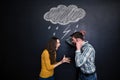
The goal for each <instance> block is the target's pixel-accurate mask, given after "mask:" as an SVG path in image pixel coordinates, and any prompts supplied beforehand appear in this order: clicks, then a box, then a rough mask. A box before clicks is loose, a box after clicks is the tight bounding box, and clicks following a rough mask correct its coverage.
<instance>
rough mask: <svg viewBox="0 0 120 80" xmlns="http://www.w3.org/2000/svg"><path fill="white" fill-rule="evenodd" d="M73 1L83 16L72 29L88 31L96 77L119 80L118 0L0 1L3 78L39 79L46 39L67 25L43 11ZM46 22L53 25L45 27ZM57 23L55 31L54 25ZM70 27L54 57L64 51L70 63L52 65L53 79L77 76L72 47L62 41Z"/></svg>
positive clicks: (58, 58) (119, 3)
mask: <svg viewBox="0 0 120 80" xmlns="http://www.w3.org/2000/svg"><path fill="white" fill-rule="evenodd" d="M60 4H63V5H66V6H68V5H70V4H74V5H77V6H78V7H80V8H83V9H85V11H86V13H87V14H86V16H85V18H83V19H82V20H80V21H78V22H77V23H71V26H70V28H71V29H72V30H74V28H75V26H76V25H77V24H79V30H81V29H84V30H86V31H87V35H86V39H87V40H88V41H89V42H90V43H91V44H92V45H93V46H94V47H95V49H96V67H97V75H98V80H118V78H119V75H118V74H119V73H118V72H119V68H120V66H119V56H120V53H119V51H120V42H119V41H120V38H119V35H118V34H119V32H120V29H119V27H120V22H119V20H120V17H119V15H120V9H119V7H120V6H119V5H120V2H119V1H117V0H43V1H42V0H8V1H6V0H5V1H2V11H1V13H2V15H1V16H2V35H3V37H2V38H1V40H2V41H1V44H2V50H1V51H2V52H1V55H2V56H1V60H0V61H1V63H2V64H1V66H2V68H1V72H2V77H3V78H4V80H6V79H11V80H38V75H39V72H40V54H41V52H42V50H43V49H44V47H45V45H46V43H47V41H48V39H49V38H50V37H51V36H52V34H53V32H56V36H58V37H59V38H61V37H62V36H63V35H64V34H63V30H64V29H65V28H66V26H67V25H66V26H61V25H59V24H52V23H50V22H47V21H45V20H44V19H43V15H44V14H45V13H46V12H47V11H49V9H50V8H52V7H57V6H58V5H60ZM48 26H52V29H50V30H48ZM56 26H59V30H58V31H56V30H55V27H56ZM71 33H72V31H71V32H70V33H69V34H68V35H67V36H65V37H64V39H61V47H60V49H59V50H58V54H57V56H58V57H57V60H58V61H59V60H60V59H61V58H62V57H63V55H64V54H65V55H66V56H68V57H71V59H72V62H71V63H70V64H63V65H60V66H59V67H57V68H56V69H55V76H56V80H76V76H77V69H76V68H75V64H74V49H73V48H72V47H71V46H69V45H67V44H66V43H65V39H66V38H67V37H68V36H69V35H70V34H71Z"/></svg>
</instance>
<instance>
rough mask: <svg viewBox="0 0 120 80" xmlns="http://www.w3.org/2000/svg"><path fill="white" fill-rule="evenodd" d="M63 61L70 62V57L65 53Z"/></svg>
mask: <svg viewBox="0 0 120 80" xmlns="http://www.w3.org/2000/svg"><path fill="white" fill-rule="evenodd" d="M61 62H62V63H65V62H66V63H70V58H68V57H66V56H65V55H64V57H63V59H62V60H61Z"/></svg>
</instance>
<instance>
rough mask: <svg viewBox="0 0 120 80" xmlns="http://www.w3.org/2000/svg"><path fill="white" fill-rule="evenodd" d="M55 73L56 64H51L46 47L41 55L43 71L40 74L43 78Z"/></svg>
mask: <svg viewBox="0 0 120 80" xmlns="http://www.w3.org/2000/svg"><path fill="white" fill-rule="evenodd" d="M53 74H54V65H51V63H50V59H49V53H48V50H47V49H45V50H44V51H43V52H42V55H41V72H40V74H39V76H40V77H42V78H48V77H51V76H53Z"/></svg>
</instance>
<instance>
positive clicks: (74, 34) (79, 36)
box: [70, 32, 84, 40]
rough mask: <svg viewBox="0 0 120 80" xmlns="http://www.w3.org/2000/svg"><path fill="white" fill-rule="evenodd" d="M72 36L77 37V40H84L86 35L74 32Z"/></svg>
mask: <svg viewBox="0 0 120 80" xmlns="http://www.w3.org/2000/svg"><path fill="white" fill-rule="evenodd" d="M70 36H71V37H75V38H80V39H82V40H84V35H83V34H82V33H81V32H74V33H73V34H71V35H70Z"/></svg>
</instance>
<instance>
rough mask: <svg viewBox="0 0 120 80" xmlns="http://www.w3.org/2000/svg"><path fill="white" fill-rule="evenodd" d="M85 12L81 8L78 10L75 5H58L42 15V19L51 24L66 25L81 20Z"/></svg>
mask: <svg viewBox="0 0 120 80" xmlns="http://www.w3.org/2000/svg"><path fill="white" fill-rule="evenodd" d="M85 15H86V12H85V10H84V9H82V8H78V7H77V6H76V5H69V6H68V7H66V6H65V5H58V6H57V7H53V8H51V9H50V10H49V11H48V12H46V13H45V14H44V19H45V20H46V21H50V22H51V23H53V24H60V25H67V24H69V23H71V22H78V21H79V20H81V19H83V18H84V17H85Z"/></svg>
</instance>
